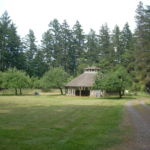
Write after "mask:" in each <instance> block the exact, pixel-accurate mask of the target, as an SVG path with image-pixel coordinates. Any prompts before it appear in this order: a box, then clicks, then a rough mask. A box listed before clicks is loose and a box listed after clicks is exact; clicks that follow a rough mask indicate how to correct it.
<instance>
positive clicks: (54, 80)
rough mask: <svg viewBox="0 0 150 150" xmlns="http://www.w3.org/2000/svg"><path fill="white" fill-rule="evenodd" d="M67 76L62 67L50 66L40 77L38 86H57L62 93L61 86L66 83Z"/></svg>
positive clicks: (43, 87) (44, 87) (46, 87)
mask: <svg viewBox="0 0 150 150" xmlns="http://www.w3.org/2000/svg"><path fill="white" fill-rule="evenodd" d="M68 78H69V75H68V74H67V73H66V72H65V71H64V70H63V68H62V67H57V68H52V67H51V68H50V70H49V71H48V72H46V73H45V74H44V75H43V77H42V78H41V82H40V86H41V87H42V89H48V88H59V89H60V92H61V94H63V91H62V87H63V86H64V85H65V84H66V83H67V79H68Z"/></svg>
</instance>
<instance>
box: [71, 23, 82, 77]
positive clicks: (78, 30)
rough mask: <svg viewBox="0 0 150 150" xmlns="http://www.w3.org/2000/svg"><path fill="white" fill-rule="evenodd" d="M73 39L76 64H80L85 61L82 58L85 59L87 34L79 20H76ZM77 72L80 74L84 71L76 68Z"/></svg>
mask: <svg viewBox="0 0 150 150" xmlns="http://www.w3.org/2000/svg"><path fill="white" fill-rule="evenodd" d="M73 39H74V48H75V57H76V65H77V66H79V65H80V63H83V61H81V60H85V59H84V57H85V56H84V54H85V35H84V32H83V29H82V26H81V25H80V23H79V21H76V24H75V25H74V26H73ZM76 68H77V67H76ZM82 70H83V69H82ZM76 72H78V74H80V73H82V72H80V71H79V70H78V69H76Z"/></svg>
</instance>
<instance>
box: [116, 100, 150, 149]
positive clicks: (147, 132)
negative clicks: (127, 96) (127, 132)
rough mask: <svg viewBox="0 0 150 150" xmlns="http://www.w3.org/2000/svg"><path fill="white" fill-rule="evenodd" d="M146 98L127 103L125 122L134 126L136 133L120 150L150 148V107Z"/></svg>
mask: <svg viewBox="0 0 150 150" xmlns="http://www.w3.org/2000/svg"><path fill="white" fill-rule="evenodd" d="M145 100H146V98H140V99H136V100H132V101H128V102H127V103H126V110H127V112H126V114H125V116H126V117H127V118H126V119H127V120H126V119H125V122H126V123H127V122H128V124H126V125H129V126H130V125H131V127H133V129H134V134H133V136H132V137H128V138H127V139H126V140H125V143H123V144H122V145H120V146H119V147H118V148H117V149H118V150H150V107H149V106H147V105H145V104H144V101H145Z"/></svg>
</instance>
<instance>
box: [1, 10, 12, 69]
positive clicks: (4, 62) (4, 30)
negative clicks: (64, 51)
mask: <svg viewBox="0 0 150 150" xmlns="http://www.w3.org/2000/svg"><path fill="white" fill-rule="evenodd" d="M10 25H11V20H10V16H9V15H8V13H7V11H5V12H4V14H3V15H2V17H1V18H0V70H1V71H5V70H6V69H7V68H8V67H9V63H8V60H9V47H8V43H9V31H10Z"/></svg>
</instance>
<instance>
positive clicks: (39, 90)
mask: <svg viewBox="0 0 150 150" xmlns="http://www.w3.org/2000/svg"><path fill="white" fill-rule="evenodd" d="M17 91H18V95H19V94H20V90H19V89H18V90H17ZM35 91H37V92H39V93H60V90H59V89H50V90H48V91H47V92H44V91H42V90H41V89H31V88H26V89H22V94H34V92H35ZM63 92H64V93H65V90H64V89H63ZM0 94H5V95H6V94H15V89H11V88H9V89H5V90H4V91H3V90H1V91H0Z"/></svg>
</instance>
